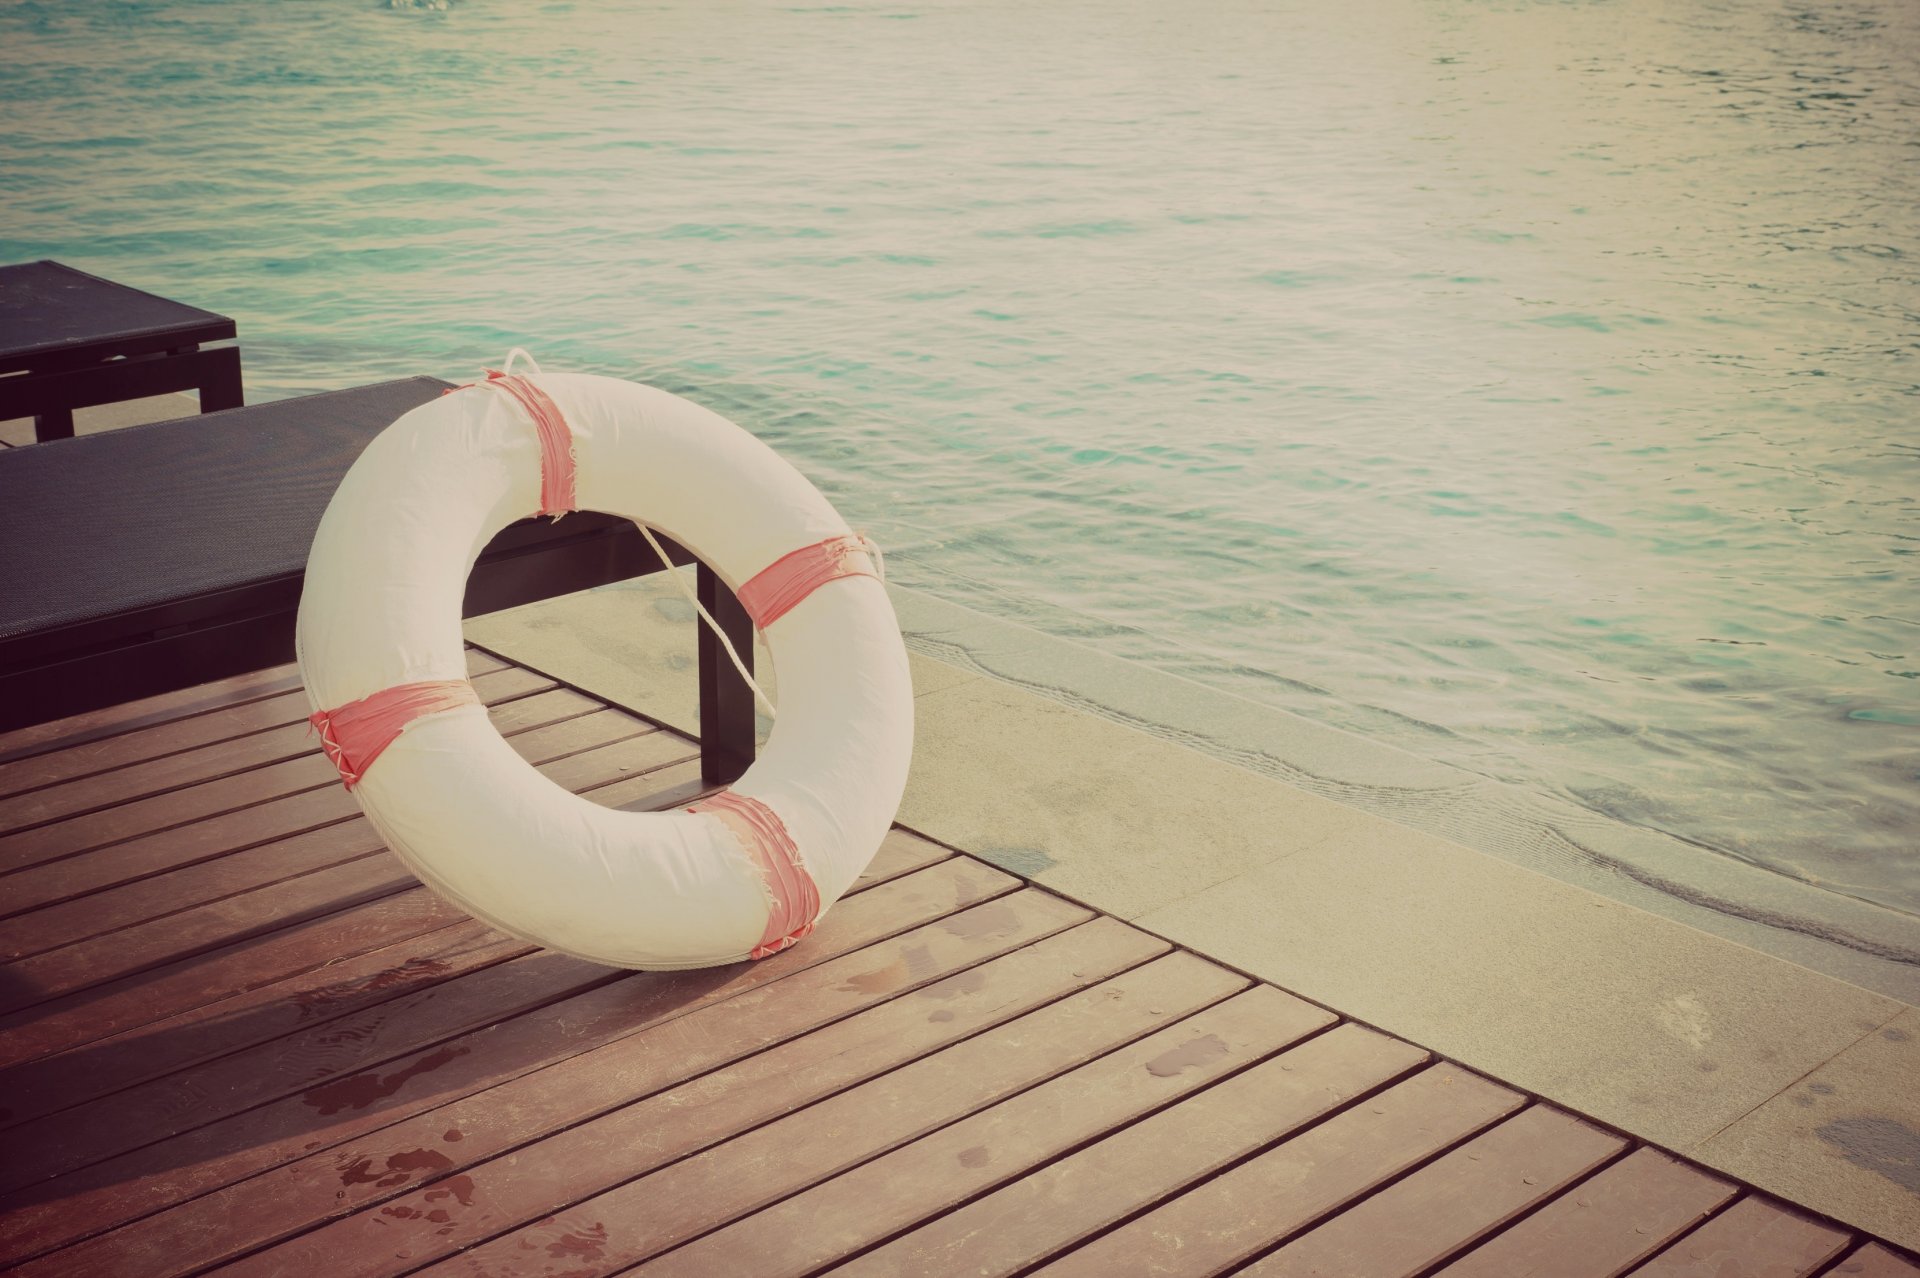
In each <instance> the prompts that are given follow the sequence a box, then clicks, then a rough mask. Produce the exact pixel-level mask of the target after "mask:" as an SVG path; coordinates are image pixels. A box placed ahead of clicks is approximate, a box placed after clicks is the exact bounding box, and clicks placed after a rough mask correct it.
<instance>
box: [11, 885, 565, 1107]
mask: <svg viewBox="0 0 1920 1278" xmlns="http://www.w3.org/2000/svg"><path fill="white" fill-rule="evenodd" d="M533 948H534V947H533V946H532V945H531V944H530V943H528V942H526V941H520V940H515V939H514V938H512V937H507V936H502V935H501V934H500V933H498V932H495V931H494V930H493V929H491V928H489V927H487V926H486V925H485V924H484V923H480V922H478V921H476V920H472V919H468V920H466V921H465V922H460V923H454V924H452V925H450V926H448V927H443V928H441V929H440V930H438V931H435V932H428V933H426V934H425V935H422V936H415V937H409V938H407V939H406V940H404V941H400V942H398V943H396V944H393V945H389V946H385V947H383V948H381V949H377V950H374V951H371V952H370V953H367V954H359V955H355V956H353V957H351V958H347V959H344V960H343V961H341V962H339V963H337V964H329V965H328V966H326V967H322V968H316V969H314V970H313V971H309V972H301V973H299V974H297V975H295V976H291V977H288V978H286V979H285V980H281V981H276V982H274V983H273V984H271V985H264V986H261V987H260V988H259V989H254V990H248V991H246V992H245V993H242V994H235V995H233V996H232V997H231V998H224V999H220V1000H218V1001H217V1002H213V1003H207V1004H204V1005H202V1006H200V1007H196V1008H192V1009H190V1010H188V1011H185V1012H180V1013H178V1014H176V1015H173V1016H169V1017H166V1018H165V1019H163V1020H158V1021H155V1022H153V1023H151V1024H148V1025H141V1026H137V1027H135V1028H134V1029H130V1030H127V1031H126V1032H125V1033H122V1034H116V1035H114V1036H112V1037H110V1038H107V1039H103V1040H101V1041H99V1042H97V1043H94V1044H91V1045H90V1046H89V1047H88V1048H87V1049H86V1050H85V1051H80V1052H65V1053H61V1054H58V1055H54V1056H43V1057H41V1058H40V1059H39V1060H35V1061H28V1062H26V1063H24V1064H19V1065H13V1066H9V1067H8V1068H6V1069H4V1070H0V1097H4V1098H5V1101H4V1104H5V1108H4V1109H0V1127H4V1126H11V1125H13V1124H17V1123H24V1122H26V1121H28V1120H29V1119H34V1118H41V1117H44V1116H45V1115H48V1114H54V1113H58V1112H59V1111H61V1110H63V1109H67V1108H70V1107H72V1106H74V1105H80V1104H83V1103H85V1102H87V1101H90V1100H97V1099H98V1098H100V1097H102V1096H105V1095H108V1094H110V1093H112V1092H117V1091H120V1090H122V1089H124V1088H128V1087H132V1086H134V1085H135V1084H136V1083H143V1082H146V1081H148V1080H149V1079H154V1078H159V1077H161V1076H162V1075H165V1074H171V1073H173V1072H174V1071H176V1070H180V1069H185V1068H187V1067H188V1066H191V1065H196V1064H198V1063H200V1062H201V1061H206V1060H211V1059H213V1058H214V1057H217V1056H224V1055H226V1054H227V1053H229V1052H235V1051H239V1050H241V1049H242V1048H246V1047H250V1046H252V1045H253V1044H255V1043H262V1042H266V1041H267V1040H268V1039H272V1038H278V1037H279V1036H281V1035H283V1034H290V1033H292V1032H293V1031H295V1030H296V1029H300V1028H302V1027H304V1026H307V1025H310V1024H313V1023H315V1022H319V1021H325V1020H332V1019H334V1018H336V1017H344V1016H346V1015H347V1014H349V1013H351V1012H355V1011H358V1010H361V1009H362V1008H366V1007H369V1006H372V1005H373V1004H375V1003H384V1002H386V1001H387V1000H389V999H393V998H400V997H404V996H406V995H408V994H415V993H419V992H421V991H423V990H425V989H427V988H428V987H429V986H432V985H437V984H439V983H440V982H441V981H444V980H450V979H452V978H453V977H456V976H459V975H461V974H462V973H465V972H471V971H477V970H478V969H480V968H482V967H487V966H490V965H492V964H494V963H497V962H503V961H505V960H506V959H509V958H513V957H516V956H518V955H521V954H526V953H530V952H531V951H532V950H533Z"/></svg>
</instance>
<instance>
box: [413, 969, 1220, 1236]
mask: <svg viewBox="0 0 1920 1278" xmlns="http://www.w3.org/2000/svg"><path fill="white" fill-rule="evenodd" d="M1246 984H1247V982H1246V980H1245V979H1244V978H1242V977H1239V976H1237V975H1235V974H1233V973H1231V972H1227V971H1225V970H1223V969H1221V968H1218V967H1215V966H1214V965H1212V964H1210V963H1206V962H1204V961H1202V960H1200V959H1196V958H1194V957H1193V956H1192V955H1190V954H1181V953H1174V954H1170V955H1168V956H1166V957H1164V958H1161V959H1158V960H1156V961H1154V962H1152V963H1149V964H1147V965H1146V966H1144V967H1139V968H1135V969H1134V970H1132V971H1130V972H1128V973H1126V974H1125V975H1123V976H1120V977H1116V978H1114V979H1112V980H1109V981H1107V982H1105V983H1103V984H1100V985H1096V986H1094V987H1093V988H1091V989H1087V990H1084V991H1082V992H1080V993H1077V994H1074V995H1072V996H1070V997H1068V998H1065V999H1062V1000H1060V1001H1057V1002H1054V1003H1051V1004H1049V1005H1047V1006H1044V1007H1042V1008H1040V1009H1038V1010H1036V1011H1033V1012H1029V1013H1027V1014H1026V1015H1024V1016H1021V1017H1018V1018H1017V1019H1015V1020H1013V1021H1011V1022H1008V1023H1006V1024H1004V1025H1003V1026H1002V1027H1001V1028H999V1029H997V1030H994V1031H993V1032H991V1033H985V1034H975V1035H971V1036H962V1037H960V1039H959V1041H957V1042H955V1043H953V1044H951V1045H949V1046H945V1047H942V1048H941V1049H940V1050H938V1051H936V1052H934V1053H933V1054H931V1055H929V1056H924V1057H921V1058H920V1059H918V1060H916V1061H914V1062H913V1063H911V1064H908V1065H905V1066H903V1067H901V1068H899V1069H895V1070H893V1071H891V1072H888V1073H882V1074H880V1075H878V1076H877V1077H875V1078H873V1079H871V1080H870V1081H867V1082H864V1083H861V1084H859V1085H858V1086H855V1087H853V1088H850V1089H848V1090H845V1091H841V1092H838V1093H837V1094H835V1095H833V1096H831V1097H829V1098H828V1099H825V1100H822V1101H819V1102H818V1103H816V1104H814V1105H812V1106H810V1107H808V1108H804V1109H800V1110H798V1111H796V1112H794V1113H791V1114H789V1115H788V1116H786V1117H784V1118H780V1119H778V1120H776V1121H774V1122H771V1123H767V1124H765V1125H763V1126H760V1127H757V1128H751V1129H750V1130H748V1131H746V1132H745V1133H744V1134H742V1135H738V1136H734V1137H733V1138H732V1139H731V1140H727V1141H726V1142H725V1143H724V1144H720V1145H717V1146H712V1147H710V1148H707V1149H706V1150H705V1151H704V1152H701V1153H698V1154H696V1155H694V1156H693V1157H691V1158H684V1159H682V1160H680V1161H678V1162H674V1163H671V1164H670V1165H667V1166H665V1167H663V1168H661V1169H660V1170H657V1171H653V1172H650V1173H649V1174H646V1175H643V1176H640V1177H638V1178H637V1179H631V1180H629V1181H628V1182H627V1183H626V1184H624V1185H621V1186H619V1187H618V1188H615V1189H611V1190H608V1191H606V1192H604V1193H600V1194H596V1195H594V1196H592V1197H589V1198H584V1199H582V1200H580V1201H579V1202H578V1203H577V1204H576V1205H574V1206H572V1207H566V1208H563V1209H561V1210H559V1211H557V1212H554V1213H552V1214H550V1215H546V1216H541V1217H537V1218H535V1219H534V1221H533V1223H531V1224H529V1225H525V1226H523V1227H521V1228H519V1229H517V1230H514V1231H513V1232H510V1233H507V1234H504V1235H501V1236H500V1237H498V1238H496V1239H494V1240H493V1241H491V1242H488V1243H484V1244H482V1245H480V1246H478V1247H474V1248H471V1249H469V1250H468V1251H466V1252H465V1253H462V1254H460V1255H457V1256H453V1257H449V1258H447V1259H446V1260H445V1262H444V1263H442V1264H441V1265H439V1266H437V1267H435V1268H434V1272H437V1273H443V1274H444V1273H465V1274H484V1273H488V1272H498V1271H499V1270H501V1269H503V1268H504V1269H505V1270H507V1271H509V1272H521V1271H524V1272H526V1273H529V1274H533V1273H542V1272H553V1271H560V1270H563V1269H564V1267H565V1265H564V1264H563V1263H561V1262H562V1261H563V1260H567V1261H570V1263H574V1264H578V1263H580V1261H581V1257H580V1256H579V1255H578V1254H577V1253H578V1251H579V1248H578V1245H577V1243H578V1240H579V1239H582V1238H587V1239H593V1238H597V1237H601V1236H604V1240H603V1241H602V1242H601V1244H600V1245H599V1246H598V1247H597V1248H595V1249H594V1251H593V1253H592V1255H591V1257H590V1258H591V1259H592V1261H593V1267H594V1271H595V1272H612V1271H613V1270H615V1269H618V1268H619V1267H620V1266H621V1265H622V1264H624V1263H627V1262H629V1261H632V1260H636V1259H640V1258H642V1257H645V1256H647V1255H650V1254H653V1253H655V1252H658V1251H660V1250H663V1249H664V1248H666V1247H669V1246H672V1245H673V1244H674V1243H676V1242H678V1241H682V1240H684V1239H686V1238H688V1237H691V1236H693V1235H694V1234H697V1233H698V1232H700V1231H701V1230H702V1229H705V1228H708V1227H709V1226H710V1225H712V1224H717V1223H719V1222H722V1221H725V1220H727V1219H730V1218H733V1217H737V1216H740V1215H743V1214H745V1213H747V1212H749V1211H751V1210H753V1209H755V1208H756V1207H759V1206H763V1205H765V1204H766V1203H767V1202H770V1201H772V1200H774V1199H776V1198H778V1197H779V1196H780V1194H781V1193H782V1192H783V1191H784V1189H785V1188H786V1187H788V1186H792V1187H804V1186H805V1185H807V1184H810V1183H812V1182H814V1181H816V1180H818V1179H820V1178H821V1177H824V1176H826V1175H829V1174H831V1172H832V1171H833V1170H834V1169H836V1168H838V1167H842V1166H850V1165H853V1164H856V1163H858V1162H859V1161H860V1160H861V1159H862V1158H865V1157H869V1156H871V1155H872V1154H873V1153H876V1152H879V1151H883V1150H886V1149H889V1148H894V1147H897V1146H899V1145H900V1144H902V1143H904V1142H906V1141H909V1140H912V1139H913V1138H914V1137H915V1136H917V1135H920V1134H922V1133H924V1132H926V1131H929V1130H932V1129H934V1128H937V1127H939V1126H940V1125H941V1124H942V1123H945V1122H948V1121H950V1120H952V1119H954V1118H957V1117H961V1116H964V1115H966V1114H969V1113H976V1112H978V1111H979V1110H981V1109H982V1108H983V1107H985V1106H988V1105H991V1104H994V1103H995V1102H997V1101H1000V1100H1003V1099H1005V1098H1007V1097H1010V1096H1015V1095H1018V1094H1019V1093H1020V1092H1021V1091H1022V1090H1024V1089H1025V1088H1028V1087H1031V1086H1032V1085H1034V1084H1036V1083H1039V1082H1042V1081H1044V1080H1046V1079H1050V1078H1056V1077H1058V1076H1059V1075H1061V1074H1063V1073H1065V1072H1066V1071H1069V1070H1072V1069H1074V1068H1075V1067H1077V1066H1080V1065H1082V1064H1083V1063H1084V1062H1085V1061H1086V1060H1087V1058H1088V1057H1089V1056H1098V1055H1101V1054H1103V1053H1106V1052H1110V1051H1112V1050H1114V1049H1116V1048H1121V1047H1123V1046H1125V1045H1126V1044H1128V1043H1132V1042H1135V1041H1137V1040H1138V1039H1140V1038H1141V1037H1142V1036H1145V1035H1150V1034H1153V1033H1154V1032H1155V1031H1158V1030H1160V1029H1162V1028H1163V1027H1165V1026H1166V1025H1167V1024H1168V1023H1169V1021H1170V1020H1171V1021H1178V1020H1179V1019H1180V1018H1182V1017H1185V1016H1187V1015H1189V1014H1190V1013H1193V1012H1196V1011H1198V1010H1200V1009H1202V1008H1205V1007H1208V1006H1209V1005H1212V1004H1214V1003H1217V1002H1218V1001H1219V1000H1221V999H1224V998H1228V997H1230V996H1231V995H1233V994H1234V993H1236V992H1238V991H1240V990H1242V989H1244V988H1245V987H1246ZM942 1010H952V1011H954V1014H955V1018H956V1020H958V1019H959V1017H960V1015H961V1013H960V1011H959V1010H958V1009H957V1008H952V1009H948V1008H942V1009H937V1010H936V1011H935V1012H932V1013H927V1017H928V1024H929V1025H930V1026H932V1025H936V1024H939V1022H937V1021H935V1020H934V1019H933V1018H934V1017H936V1016H938V1014H939V1011H942ZM785 1085H786V1084H782V1086H785ZM735 1103H740V1102H735ZM728 1108H732V1103H730V1104H729V1106H728ZM744 1125H745V1124H739V1126H744ZM721 1134H724V1133H721ZM600 1160H601V1161H602V1162H603V1163H604V1162H608V1161H617V1158H615V1159H611V1160H610V1159H609V1156H608V1155H607V1154H605V1153H603V1154H602V1155H600ZM662 1161H664V1160H662ZM607 1170H614V1171H617V1167H612V1168H608V1169H607ZM542 1174H543V1175H547V1174H551V1173H546V1172H543V1173H542ZM556 1188H560V1189H564V1188H565V1184H564V1183H562V1184H560V1185H557V1186H556ZM487 1192H488V1193H489V1194H495V1193H511V1192H513V1188H512V1185H511V1183H510V1181H509V1179H508V1178H502V1177H495V1178H492V1179H490V1180H489V1182H488V1187H487ZM560 1196H564V1195H560ZM548 1197H549V1199H552V1198H553V1197H556V1195H548ZM476 1201H478V1200H476ZM556 1205H557V1204H556ZM463 1228H464V1227H463Z"/></svg>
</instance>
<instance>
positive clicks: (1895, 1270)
mask: <svg viewBox="0 0 1920 1278" xmlns="http://www.w3.org/2000/svg"><path fill="white" fill-rule="evenodd" d="M1827 1272H1828V1273H1829V1274H1836V1275H1841V1276H1842V1278H1920V1264H1915V1263H1914V1262H1913V1261H1911V1260H1908V1259H1905V1258H1904V1257H1901V1256H1897V1255H1895V1254H1894V1253H1893V1252H1892V1251H1891V1250H1889V1249H1888V1248H1886V1247H1884V1246H1882V1245H1881V1244H1879V1243H1877V1242H1870V1243H1868V1244H1867V1245H1866V1246H1864V1247H1862V1248H1861V1249H1860V1250H1859V1251H1856V1252H1854V1253H1853V1254H1852V1255H1851V1256H1848V1257H1847V1258H1846V1259H1845V1260H1843V1261H1841V1262H1840V1263H1839V1264H1837V1265H1835V1266H1834V1267H1833V1268H1832V1269H1829V1270H1828V1271H1827Z"/></svg>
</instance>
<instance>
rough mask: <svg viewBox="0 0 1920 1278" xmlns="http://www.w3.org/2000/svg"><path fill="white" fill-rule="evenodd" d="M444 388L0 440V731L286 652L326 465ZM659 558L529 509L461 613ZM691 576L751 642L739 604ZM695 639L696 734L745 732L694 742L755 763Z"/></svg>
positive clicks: (617, 527) (615, 530) (356, 392)
mask: <svg viewBox="0 0 1920 1278" xmlns="http://www.w3.org/2000/svg"><path fill="white" fill-rule="evenodd" d="M446 386H447V383H445V382H441V381H438V380H436V379H433V378H429V377H414V378H408V379H405V380H401V381H393V382H384V383H381V384H379V385H376V386H360V387H355V388H353V389H351V390H341V391H330V392H327V393H325V394H320V395H309V396H305V397H302V398H299V399H289V400H281V401H279V402H277V403H271V404H259V405H255V406H253V407H250V408H235V409H229V410H226V411H223V412H215V413H207V414H204V415H201V416H198V417H185V418H180V419H177V420H174V421H166V422H154V423H151V424H149V425H144V426H133V427H128V428H126V429H124V430H117V431H109V432H104V433H101V434H95V435H86V436H82V437H80V438H77V439H63V440H54V441H51V442H48V443H43V444H34V445H31V446H29V447H25V448H15V449H9V450H5V451H4V452H0V730H5V729H9V728H16V727H22V726H26V725H29V724H36V723H43V722H46V721H48V720H52V719H56V718H61V717H64V716H67V715H72V714H78V713H81V712H82V711H86V710H92V709H96V708H98V707H101V706H106V705H113V704H117V703H119V702H122V701H127V700H131V699H133V698H136V697H144V696H149V695H152V694H155V693H160V692H170V691H173V690H175V689H179V688H185V687H191V686H193V685H195V684H199V683H203V682H206V681H208V680H212V679H222V678H227V677H230V676H232V675H236V674H241V673H245V672H247V671H250V670H258V669H262V668H264V667H267V666H272V665H278V664H280V663H282V662H287V661H291V660H292V659H293V621H294V613H295V610H296V609H297V608H298V606H299V600H300V585H301V580H302V577H303V575H304V572H305V567H306V560H307V551H308V549H309V547H310V546H311V545H312V542H313V532H314V529H315V528H316V527H317V526H318V524H319V522H320V515H321V513H322V512H323V511H324V510H325V509H326V506H327V502H328V500H329V499H330V498H331V497H332V496H333V491H334V489H335V488H336V487H337V486H338V484H339V482H340V479H341V476H343V475H344V474H345V473H346V471H347V467H348V466H350V465H351V464H352V463H353V460H354V459H355V458H356V457H358V456H359V454H360V451H361V449H362V448H364V447H365V446H366V444H367V442H368V441H369V440H371V439H372V438H373V437H374V436H375V435H376V434H378V433H379V432H380V431H381V430H382V429H383V428H384V427H386V426H387V425H388V424H389V423H390V422H392V421H393V420H394V419H395V418H397V417H399V416H400V415H401V414H402V413H404V412H406V411H407V410H409V409H411V408H414V407H416V406H418V405H420V404H423V403H426V402H427V401H428V400H430V399H432V398H433V397H434V396H436V395H438V394H440V393H441V391H442V390H444V389H445V388H446ZM669 553H670V554H671V555H672V556H673V558H674V559H675V560H676V561H677V562H682V563H685V562H691V558H690V557H689V556H687V555H686V553H685V552H684V551H682V550H680V549H679V548H678V547H673V546H671V545H669ZM658 567H659V564H658V561H657V560H656V559H655V558H654V556H653V555H652V553H651V552H650V551H649V550H648V549H647V547H646V543H645V542H644V541H643V540H642V539H641V538H640V537H639V535H638V534H637V533H636V532H635V531H634V528H633V525H632V524H630V523H628V522H627V521H625V520H622V519H616V518H613V517H611V516H606V515H598V514H592V513H587V512H581V513H576V514H572V515H568V516H567V517H566V518H565V519H562V520H558V521H547V520H539V521H534V520H525V521H522V522H520V523H517V524H514V525H513V526H512V527H510V528H508V529H506V530H505V531H503V532H502V533H501V534H500V535H499V536H498V537H496V538H495V539H494V541H493V543H492V544H491V545H490V546H489V547H488V548H487V550H486V551H485V552H484V553H483V554H482V555H481V557H480V562H479V563H478V564H477V565H476V566H475V568H474V571H473V574H472V576H471V577H470V578H469V580H468V583H467V597H466V615H467V616H474V615H476V614H478V613H483V612H491V611H493V610H495V609H499V608H506V607H511V606H513V605H515V604H520V603H526V602H529V601H531V600H535V599H543V598H547V597H550V596H553V595H558V594H565V593H569V592H571V591H575V590H583V589H586V588H588V587H591V586H596V585H603V584H605V583H607V582H611V581H619V580H622V579H624V578H627V577H633V576H638V575H640V574H642V573H647V572H653V571H656V570H657V569H658ZM701 577H702V581H701V583H700V584H701V594H702V596H703V602H706V603H707V606H708V607H709V609H710V610H712V609H715V608H716V607H717V608H718V610H719V611H718V613H717V615H719V616H720V617H721V619H722V620H723V622H725V623H727V624H728V628H729V631H730V632H732V637H733V638H734V642H735V645H736V647H739V648H740V649H741V650H742V652H743V654H744V653H750V652H751V651H752V646H751V644H750V643H746V642H743V639H746V638H750V636H751V633H752V632H751V628H750V626H748V625H747V624H746V623H745V614H744V613H743V612H739V611H738V606H737V604H735V603H734V600H733V598H732V595H731V594H730V593H729V592H727V591H725V590H724V588H720V589H716V582H715V581H714V580H713V579H711V577H710V574H708V573H706V572H705V571H704V570H703V571H702V573H701ZM701 639H702V643H701V652H700V655H701V694H702V716H703V721H702V729H703V732H702V735H703V736H704V737H706V738H707V739H708V740H709V741H713V742H716V743H718V742H721V741H725V742H727V743H729V744H730V748H731V753H732V755H734V756H740V755H741V753H742V752H741V747H740V745H739V742H740V740H741V738H742V737H743V736H744V740H745V742H746V746H745V751H744V757H732V758H729V759H721V758H720V757H719V755H718V753H717V752H716V750H709V751H708V752H707V753H708V756H709V769H708V771H709V773H710V776H712V777H714V778H716V779H728V778H727V777H726V775H725V774H726V773H728V772H732V773H733V774H734V775H737V774H738V770H739V769H741V768H743V767H744V766H745V760H746V759H749V758H751V743H752V731H753V721H752V709H751V705H752V703H751V699H750V694H748V693H747V691H746V688H745V686H744V685H743V684H740V683H739V680H738V676H737V675H735V674H734V672H733V670H732V668H731V667H730V666H728V665H727V663H726V661H725V660H724V658H719V659H716V658H715V656H714V654H715V653H717V645H715V644H712V643H711V641H710V640H709V638H708V636H707V635H706V633H705V632H704V630H703V631H702V635H701ZM721 667H725V669H724V670H722V669H721ZM710 716H718V717H710Z"/></svg>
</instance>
